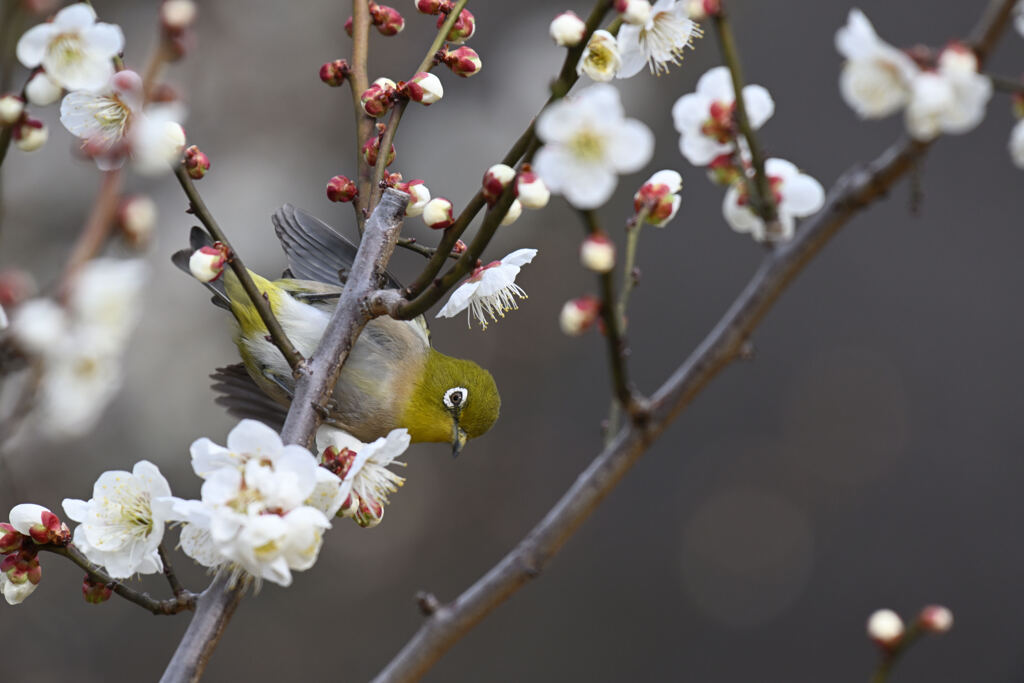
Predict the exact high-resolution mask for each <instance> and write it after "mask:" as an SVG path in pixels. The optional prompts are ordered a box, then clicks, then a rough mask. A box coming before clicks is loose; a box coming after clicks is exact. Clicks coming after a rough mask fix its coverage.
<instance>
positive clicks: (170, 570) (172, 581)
mask: <svg viewBox="0 0 1024 683" xmlns="http://www.w3.org/2000/svg"><path fill="white" fill-rule="evenodd" d="M157 552H159V553H160V562H161V563H162V564H163V566H164V578H165V579H167V584H168V585H169V586H170V587H171V592H172V593H174V596H175V597H178V596H180V595H184V594H186V593H188V591H187V590H185V586H183V585H182V584H181V581H179V580H178V575H177V574H175V573H174V567H173V566H171V560H170V558H169V557H167V550H165V549H164V544H163V543H161V544H160V545H159V546H158V547H157Z"/></svg>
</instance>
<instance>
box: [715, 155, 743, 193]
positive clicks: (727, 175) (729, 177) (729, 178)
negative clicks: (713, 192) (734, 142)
mask: <svg viewBox="0 0 1024 683" xmlns="http://www.w3.org/2000/svg"><path fill="white" fill-rule="evenodd" d="M739 179H740V172H739V169H737V168H736V165H735V164H733V160H732V155H731V154H721V155H719V156H717V157H715V158H714V159H712V160H711V163H710V164H708V180H710V181H711V182H713V183H714V184H716V185H722V186H723V187H728V186H729V185H732V184H733V183H734V182H736V181H737V180H739Z"/></svg>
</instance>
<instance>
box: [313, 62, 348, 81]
mask: <svg viewBox="0 0 1024 683" xmlns="http://www.w3.org/2000/svg"><path fill="white" fill-rule="evenodd" d="M348 74H349V66H348V62H347V61H345V60H344V59H335V60H334V61H333V62H326V63H325V64H324V65H323V66H321V67H320V80H321V81H323V82H324V83H326V84H327V85H329V86H331V87H332V88H337V87H338V86H339V85H341V84H342V83H344V82H345V78H347V77H348Z"/></svg>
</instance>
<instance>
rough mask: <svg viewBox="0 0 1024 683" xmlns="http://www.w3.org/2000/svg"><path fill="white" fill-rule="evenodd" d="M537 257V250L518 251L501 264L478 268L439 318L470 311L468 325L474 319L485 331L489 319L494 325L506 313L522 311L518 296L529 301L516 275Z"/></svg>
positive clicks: (456, 291)
mask: <svg viewBox="0 0 1024 683" xmlns="http://www.w3.org/2000/svg"><path fill="white" fill-rule="evenodd" d="M536 255H537V250H536V249H517V250H515V251H513V252H512V253H511V254H509V255H508V256H506V257H505V258H503V259H501V260H500V261H492V262H490V263H488V264H487V265H486V266H479V267H478V268H476V269H475V270H474V271H473V273H472V275H470V277H469V279H468V280H466V281H465V282H463V283H462V284H461V285H459V287H458V288H457V289H456V290H455V291H454V292H452V294H451V296H450V297H448V302H447V303H446V304H445V305H444V307H443V308H442V309H441V310H440V311H439V312H438V314H437V317H438V318H451V317H453V316H456V315H458V314H459V313H461V312H462V311H467V314H466V324H467V326H469V327H471V326H472V322H473V318H474V317H475V318H476V319H477V320H478V321H479V322H480V327H481V328H483V329H485V330H486V329H487V318H488V316H489V317H490V319H491V321H492V322H497V321H498V318H499V317H501V318H504V317H505V313H506V312H507V311H510V310H513V309H517V308H519V306H518V305H517V304H516V297H518V298H520V299H525V298H526V292H524V291H523V289H522V287H520V286H519V285H517V284H516V275H518V274H519V269H520V268H522V267H523V266H525V265H526V264H527V263H530V262H531V261H532V260H533V257H534V256H536Z"/></svg>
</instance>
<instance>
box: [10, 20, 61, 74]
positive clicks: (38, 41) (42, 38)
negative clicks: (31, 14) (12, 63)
mask: <svg viewBox="0 0 1024 683" xmlns="http://www.w3.org/2000/svg"><path fill="white" fill-rule="evenodd" d="M56 33H57V31H56V29H55V28H54V26H53V24H39V25H37V26H33V27H32V28H30V29H29V30H27V31H25V33H24V34H22V36H21V38H19V39H18V47H17V48H15V53H16V54H17V56H18V61H19V62H21V65H22V66H24V67H25V68H27V69H34V68H35V67H37V66H39V65H40V64H42V63H43V57H44V56H45V55H46V47H47V46H48V45H49V44H50V40H51V39H52V38H53V36H54V35H56Z"/></svg>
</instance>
